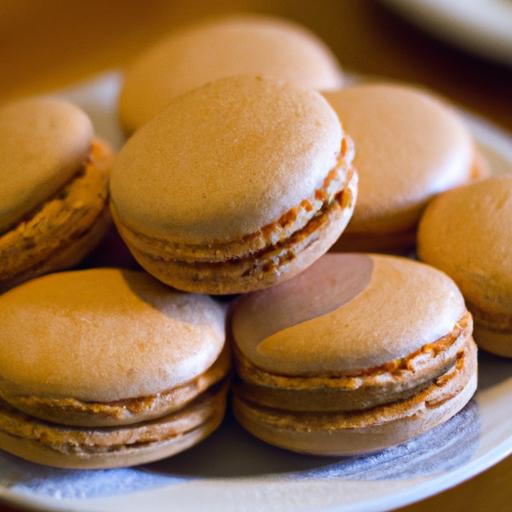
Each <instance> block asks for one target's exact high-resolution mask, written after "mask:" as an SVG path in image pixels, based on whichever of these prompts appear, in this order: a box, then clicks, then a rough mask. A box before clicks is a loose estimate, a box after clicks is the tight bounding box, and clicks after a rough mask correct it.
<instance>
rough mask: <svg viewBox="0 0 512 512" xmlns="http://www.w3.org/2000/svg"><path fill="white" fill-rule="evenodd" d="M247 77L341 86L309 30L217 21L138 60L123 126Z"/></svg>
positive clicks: (243, 19)
mask: <svg viewBox="0 0 512 512" xmlns="http://www.w3.org/2000/svg"><path fill="white" fill-rule="evenodd" d="M245 73H248V74H260V75H263V76H268V77H272V78H277V79H283V80H286V81H289V82H291V83H295V84H297V85H299V86H303V87H306V88H311V89H317V90H327V89H334V88H337V87H340V85H341V83H342V77H341V72H340V70H339V67H338V64H337V63H336V59H335V57H334V56H333V54H332V53H331V52H330V50H329V49H328V48H327V47H326V46H325V45H324V43H322V42H321V41H320V40H319V39H317V38H316V37H315V36H314V35H313V34H311V33H310V32H308V31H307V30H306V29H304V28H302V27H300V26H298V25H295V24H293V23H290V22H287V21H284V20H280V19H273V18H266V17H262V16H232V17H227V18H220V19H214V20H211V21H208V22H205V23H202V24H198V25H195V26H193V27H190V28H186V29H184V30H180V31H177V32H176V33H174V34H172V35H170V36H169V37H168V38H167V39H165V40H163V41H162V42H161V43H159V44H157V45H156V46H154V47H152V48H150V49H149V50H148V51H147V52H146V53H144V54H142V55H141V56H140V57H139V58H138V59H137V60H136V61H135V62H134V64H133V65H132V66H131V68H129V69H128V71H127V73H126V76H125V81H124V84H123V88H122V90H121V96H120V117H121V120H122V123H123V125H124V127H125V129H126V130H127V131H128V132H132V131H134V130H135V129H137V128H139V127H140V126H141V125H143V124H144V123H145V122H147V121H149V120H150V119H151V118H152V117H153V116H154V115H155V114H158V113H159V112H160V111H161V110H163V109H164V108H165V107H166V105H167V104H168V103H169V102H170V100H171V99H173V98H174V97H176V96H178V95H180V94H183V93H185V92H188V91H190V90H192V89H195V88H196V87H200V86H202V85H204V84H206V83H208V82H211V81H214V80H217V79H219V78H224V77H227V76H233V75H239V74H245Z"/></svg>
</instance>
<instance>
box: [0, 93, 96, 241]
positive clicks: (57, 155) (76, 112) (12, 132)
mask: <svg viewBox="0 0 512 512" xmlns="http://www.w3.org/2000/svg"><path fill="white" fill-rule="evenodd" d="M92 136H93V130H92V125H91V122H90V120H89V118H88V117H87V115H86V114H85V113H84V112H82V111H81V110H80V109H79V108H77V107H75V106H74V105H72V104H70V103H67V102H65V101H62V100H57V99H52V98H31V99H26V100H20V101H16V102H12V103H6V104H4V105H3V106H2V107H0V183H1V186H0V231H3V230H5V229H9V228H10V227H11V226H12V225H13V224H15V223H16V222H18V221H19V220H20V219H22V218H23V217H24V216H25V215H26V214H27V213H29V212H30V211H31V210H32V209H33V208H35V207H36V206H38V205H39V204H40V203H41V202H43V201H44V200H45V199H47V198H48V197H49V196H51V195H52V194H53V193H55V192H56V191H57V190H58V189H59V188H60V187H61V186H62V185H63V184H64V183H66V181H68V180H69V179H70V178H71V176H72V175H73V174H74V173H75V172H76V171H77V170H78V169H79V167H80V165H81V164H82V163H83V162H84V161H85V159H86V158H87V155H88V153H89V151H90V148H91V142H92Z"/></svg>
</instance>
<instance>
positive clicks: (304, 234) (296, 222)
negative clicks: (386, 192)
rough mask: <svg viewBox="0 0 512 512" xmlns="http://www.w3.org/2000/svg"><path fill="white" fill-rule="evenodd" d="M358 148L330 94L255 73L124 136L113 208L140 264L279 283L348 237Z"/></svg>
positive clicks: (226, 283)
mask: <svg viewBox="0 0 512 512" xmlns="http://www.w3.org/2000/svg"><path fill="white" fill-rule="evenodd" d="M353 155H354V148H353V145H352V142H351V140H350V138H349V137H348V135H347V134H346V133H345V132H344V131H343V129H342V127H341V126H340V123H339V121H338V118H337V116H336V114H335V112H334V111H333V110H332V109H331V108H330V107H329V105H328V103H327V102H326V101H325V100H324V98H322V96H321V95H320V94H319V93H317V92H314V91H310V90H306V89H301V88H298V87H296V86H294V85H291V84H288V83H286V82H281V81H274V80H271V79H266V78H261V77H256V76H250V75H243V76H238V77H229V78H224V79H222V80H219V81H217V82H212V83H210V84H208V85H205V86H203V87H200V88H199V89H196V90H194V91H191V92H189V93H187V94H184V95H183V96H180V97H179V98H176V99H175V100H173V101H172V102H171V104H170V105H169V106H168V108H167V109H166V110H165V111H164V112H162V113H161V114H159V115H158V116H156V117H155V118H154V119H152V120H151V121H150V122H149V123H147V124H146V125H145V126H144V127H143V128H141V129H140V130H139V131H138V132H137V133H136V134H135V135H134V136H133V137H132V138H131V139H130V140H129V141H128V143H127V144H126V145H125V146H124V148H123V149H122V151H121V152H120V154H119V156H118V158H117V159H116V163H115V165H114V168H113V171H112V177H111V183H110V189H111V199H112V201H111V210H112V213H113V216H114V221H115V223H116V225H117V227H118V229H119V232H120V234H121V236H122V237H123V239H124V240H125V241H126V243H127V245H128V247H129V248H130V250H131V251H132V253H133V255H134V256H135V258H136V259H137V260H138V261H139V263H140V264H141V265H142V266H143V267H144V268H145V269H146V270H147V271H148V272H149V273H151V274H153V275H154V276H155V277H157V278H158V279H160V280H161V281H163V282H164V283H167V284H169V285H171V286H174V287H175V288H178V289H180V290H186V291H194V292H199V293H209V294H232V293H243V292H248V291H252V290H256V289H261V288H267V287H269V286H272V285H274V284H276V283H277V282H279V281H282V280H284V279H287V278H290V277H292V276H293V275H295V274H297V273H299V272H301V271H302V270H304V269H305V268H307V267H308V266H309V265H311V263H313V261H315V260H316V259H317V258H319V257H320V256H321V255H322V254H324V253H325V252H326V251H327V250H328V249H329V247H330V246H331V245H332V244H333V243H334V242H335V241H336V240H337V238H338V237H339V235H340V234H341V232H342V231H343V229H344V228H345V226H346V224H347V223H348V221H349V219H350V217H351V215H352V211H353V209H354V203H355V200H356V191H357V175H356V173H355V171H354V170H353V169H352V166H351V163H352V159H353Z"/></svg>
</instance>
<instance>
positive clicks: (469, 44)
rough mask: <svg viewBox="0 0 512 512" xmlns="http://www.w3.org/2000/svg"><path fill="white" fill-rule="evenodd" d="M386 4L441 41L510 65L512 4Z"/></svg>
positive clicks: (435, 0) (506, 0) (486, 0)
mask: <svg viewBox="0 0 512 512" xmlns="http://www.w3.org/2000/svg"><path fill="white" fill-rule="evenodd" d="M385 3H386V4H388V5H389V6H390V7H392V8H394V9H395V10H396V11H398V12H400V13H401V14H402V15H403V16H404V17H405V18H407V19H409V20H410V21H412V22H414V23H415V24H417V25H419V26H421V27H424V28H425V29H427V30H429V31H430V32H432V33H433V34H435V35H436V36H438V37H440V38H442V39H445V40H447V41H449V42H451V43H454V44H456V45H458V46H460V47H462V48H465V49H467V50H469V51H471V52H474V53H477V54H479V55H483V56H485V57H490V58H492V59H494V60H498V61H501V62H504V63H508V64H512V2H511V0H385Z"/></svg>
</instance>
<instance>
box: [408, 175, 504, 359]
mask: <svg viewBox="0 0 512 512" xmlns="http://www.w3.org/2000/svg"><path fill="white" fill-rule="evenodd" d="M511 237H512V175H503V176H496V177H492V178H489V179H487V180H483V181H480V182H479V183H474V184H471V185H467V186H465V187H461V188H458V189H455V190H450V191H449V192H446V193H445V194H442V195H440V196H439V197H437V198H436V199H435V200H434V201H432V203H431V204H430V205H429V206H428V208H427V210H426V211H425V214H424V216H423V217H422V219H421V223H420V227H419V230H418V256H419V257H420V258H421V259H422V260H423V261H425V262H427V263H429V264H431V265H433V266H435V267H437V268H439V269H441V270H443V271H444V272H446V273H447V274H448V275H449V276H450V277H451V278H452V279H453V280H454V281H455V282H456V283H457V284H458V285H459V287H460V289H461V291H462V293H463V294H464V297H465V298H466V302H467V304H468V308H469V309H470V311H471V312H472V314H473V316H474V319H475V340H476V342H477V343H478V345H479V346H481V347H482V348H484V349H485V350H488V351H489V352H494V353H495V354H498V355H501V356H505V357H512V253H511V250H510V241H511Z"/></svg>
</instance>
